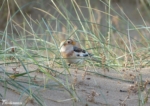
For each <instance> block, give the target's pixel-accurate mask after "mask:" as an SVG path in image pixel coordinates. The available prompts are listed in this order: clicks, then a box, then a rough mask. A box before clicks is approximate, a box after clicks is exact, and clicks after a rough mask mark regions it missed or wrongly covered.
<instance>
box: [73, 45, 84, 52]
mask: <svg viewBox="0 0 150 106" xmlns="http://www.w3.org/2000/svg"><path fill="white" fill-rule="evenodd" d="M73 49H74V51H75V52H78V53H80V52H82V53H86V51H85V50H83V49H81V48H78V47H76V46H74V48H73Z"/></svg>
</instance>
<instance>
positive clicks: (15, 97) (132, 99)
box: [0, 66, 150, 106]
mask: <svg viewBox="0 0 150 106" xmlns="http://www.w3.org/2000/svg"><path fill="white" fill-rule="evenodd" d="M6 69H7V70H8V71H9V72H12V67H7V68H6ZM34 69H36V67H34V66H32V67H31V68H30V70H34ZM57 70H59V71H60V72H61V71H63V69H57ZM17 71H19V73H22V72H24V69H23V67H20V68H17ZM88 71H93V70H92V69H89V70H88ZM70 72H71V76H69V75H67V78H68V80H69V83H72V84H75V86H74V89H75V91H76V93H77V96H78V100H77V101H76V102H75V101H73V100H71V96H70V95H69V93H68V92H67V91H66V90H64V89H63V88H62V87H61V86H55V85H54V86H51V87H50V89H44V88H39V89H37V88H36V87H34V86H31V85H29V84H23V85H24V86H26V87H28V86H29V87H31V89H32V92H33V93H35V94H36V96H39V97H40V98H41V99H42V100H43V101H44V103H45V105H46V106H73V105H74V106H138V100H139V99H138V93H137V91H138V89H137V88H138V87H136V86H135V84H133V83H132V82H126V81H121V80H132V79H135V77H134V76H136V75H138V74H139V73H141V74H142V77H143V80H144V81H146V80H150V71H149V69H142V70H141V71H139V72H137V71H129V70H126V71H122V70H121V71H120V72H117V71H113V70H110V71H109V72H104V71H103V70H101V69H97V72H99V73H101V74H102V75H104V76H105V77H104V76H100V75H95V74H91V73H89V72H87V73H86V75H85V74H84V73H85V72H84V71H80V70H78V71H77V72H76V71H75V70H74V69H70ZM30 75H31V76H35V75H36V76H37V78H43V74H42V73H38V72H36V73H32V74H30ZM83 75H85V77H83ZM108 76H109V77H110V78H109V77H108ZM57 78H59V79H61V80H62V81H64V82H65V78H66V77H65V76H64V75H61V76H57ZM83 78H84V79H83ZM118 78H119V79H121V80H118ZM7 79H8V78H7ZM15 80H16V81H27V82H28V79H27V78H25V77H19V78H16V79H15ZM36 81H37V84H40V85H43V83H44V82H43V80H36ZM40 81H41V82H40ZM47 83H48V84H49V85H50V84H52V83H54V81H52V80H48V82H47ZM8 87H9V88H10V89H8V90H7V92H6V97H5V99H6V100H10V101H12V102H17V101H20V102H22V103H23V104H24V103H25V102H26V103H27V106H38V104H37V103H36V101H35V100H32V99H31V98H28V100H26V99H27V95H26V94H19V93H17V92H18V91H14V90H12V87H11V86H8ZM146 88H147V89H149V88H150V85H147V86H146ZM129 91H130V93H129ZM145 91H146V90H144V91H143V92H142V94H143V95H144V93H145ZM4 92H5V89H4V87H3V84H2V83H1V84H0V94H2V95H4ZM149 99H150V96H149ZM1 102H2V101H1ZM1 104H2V103H0V106H1ZM144 106H150V100H148V101H147V103H146V104H145V105H144Z"/></svg>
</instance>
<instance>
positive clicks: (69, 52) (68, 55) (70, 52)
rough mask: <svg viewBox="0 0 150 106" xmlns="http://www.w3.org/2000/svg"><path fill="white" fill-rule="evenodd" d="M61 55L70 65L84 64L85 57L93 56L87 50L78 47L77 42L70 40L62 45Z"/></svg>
mask: <svg viewBox="0 0 150 106" xmlns="http://www.w3.org/2000/svg"><path fill="white" fill-rule="evenodd" d="M60 53H61V55H62V57H63V58H64V59H66V61H67V63H68V65H69V66H70V65H71V64H78V63H81V62H83V60H84V59H85V57H89V56H92V54H90V53H88V52H86V51H85V50H83V49H81V48H78V47H76V42H75V41H73V40H71V39H68V40H65V41H62V42H61V43H60Z"/></svg>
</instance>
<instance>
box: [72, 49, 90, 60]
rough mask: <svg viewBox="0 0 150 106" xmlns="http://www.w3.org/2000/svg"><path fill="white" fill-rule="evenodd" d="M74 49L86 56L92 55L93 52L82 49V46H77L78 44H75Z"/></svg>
mask: <svg viewBox="0 0 150 106" xmlns="http://www.w3.org/2000/svg"><path fill="white" fill-rule="evenodd" d="M73 50H74V52H76V53H81V54H82V55H83V56H84V57H87V56H92V54H90V53H88V52H86V50H84V49H81V48H78V47H76V46H74V48H73Z"/></svg>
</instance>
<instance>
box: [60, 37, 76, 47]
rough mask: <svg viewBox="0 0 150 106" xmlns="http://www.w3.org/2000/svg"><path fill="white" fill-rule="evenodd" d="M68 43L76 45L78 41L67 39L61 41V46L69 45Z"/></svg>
mask: <svg viewBox="0 0 150 106" xmlns="http://www.w3.org/2000/svg"><path fill="white" fill-rule="evenodd" d="M67 45H73V46H75V45H76V42H75V41H73V40H71V39H67V40H64V41H62V42H61V43H60V47H62V46H67Z"/></svg>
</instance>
